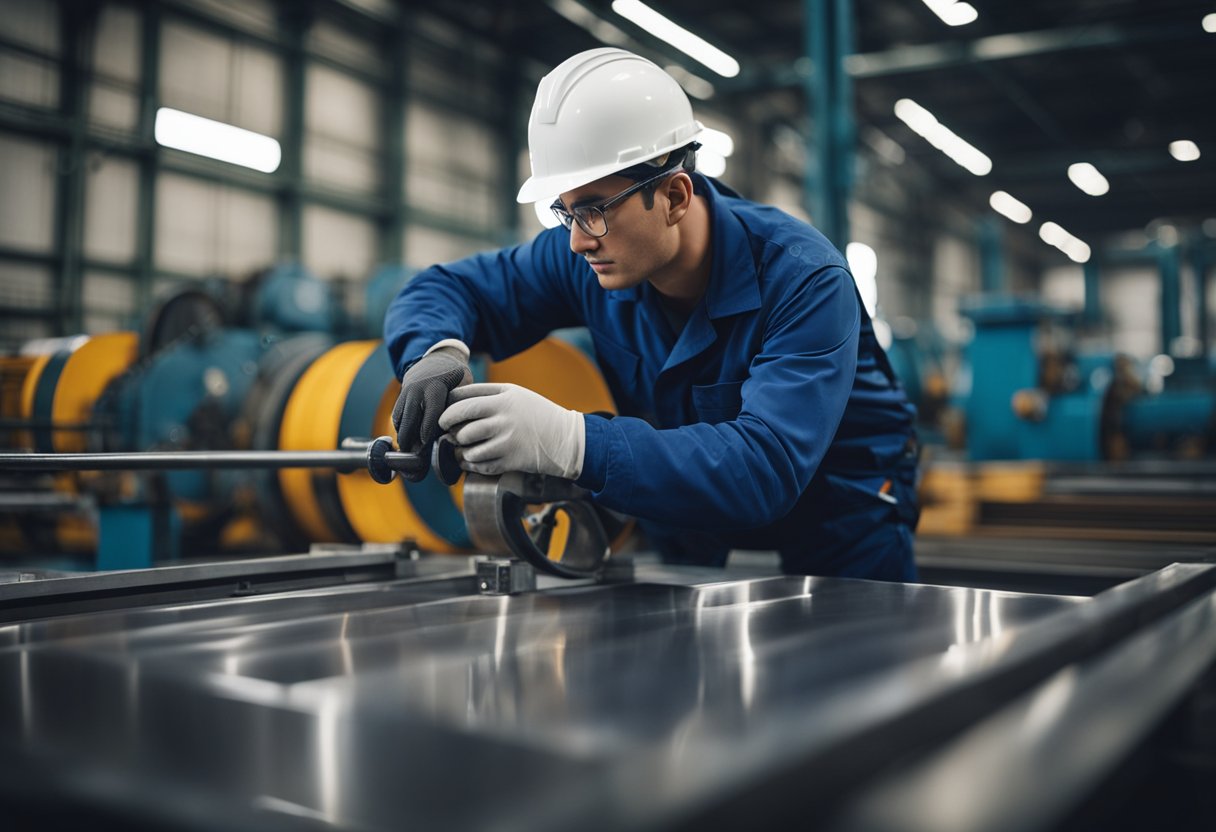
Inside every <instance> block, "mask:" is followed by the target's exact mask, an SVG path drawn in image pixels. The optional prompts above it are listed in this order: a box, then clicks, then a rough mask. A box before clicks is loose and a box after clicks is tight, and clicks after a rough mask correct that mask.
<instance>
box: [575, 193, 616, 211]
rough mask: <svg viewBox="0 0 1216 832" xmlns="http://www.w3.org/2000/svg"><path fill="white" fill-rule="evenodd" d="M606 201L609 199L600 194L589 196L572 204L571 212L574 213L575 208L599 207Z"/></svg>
mask: <svg viewBox="0 0 1216 832" xmlns="http://www.w3.org/2000/svg"><path fill="white" fill-rule="evenodd" d="M605 199H607V197H603V196H600V195H599V194H589V195H588V196H585V197H583V198H582V199H576V200H575V201H574V202H572V203H570V210H571V211H573V210H574V209H575V208H585V207H586V206H588V205H598V204H600V203H601V202H603V201H604V200H605Z"/></svg>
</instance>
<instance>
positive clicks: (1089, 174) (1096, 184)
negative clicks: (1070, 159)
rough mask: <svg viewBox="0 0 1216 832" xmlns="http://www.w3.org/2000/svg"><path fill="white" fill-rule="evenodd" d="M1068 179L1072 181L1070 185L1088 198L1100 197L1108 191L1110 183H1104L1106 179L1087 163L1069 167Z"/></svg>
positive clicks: (1078, 163)
mask: <svg viewBox="0 0 1216 832" xmlns="http://www.w3.org/2000/svg"><path fill="white" fill-rule="evenodd" d="M1068 178H1069V179H1071V180H1072V184H1074V185H1076V186H1077V187H1078V188H1080V189H1081V190H1083V191H1085V193H1087V194H1089V195H1090V196H1102V195H1103V194H1104V193H1106V192H1107V191H1109V190H1110V183H1109V182H1107V181H1106V177H1105V176H1103V175H1102V174H1101V173H1100V172H1099V171H1098V169H1097V168H1096V167H1094V166H1093V165H1091V164H1090V163H1089V162H1077V163H1076V164H1074V165H1069V166H1068Z"/></svg>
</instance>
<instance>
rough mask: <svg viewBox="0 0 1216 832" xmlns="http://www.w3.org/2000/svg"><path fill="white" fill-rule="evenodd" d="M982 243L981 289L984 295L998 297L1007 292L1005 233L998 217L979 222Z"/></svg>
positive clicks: (986, 218)
mask: <svg viewBox="0 0 1216 832" xmlns="http://www.w3.org/2000/svg"><path fill="white" fill-rule="evenodd" d="M979 241H980V288H981V289H982V290H983V291H984V294H988V295H997V294H1001V293H1003V292H1005V290H1006V288H1007V287H1006V286H1005V250H1004V244H1005V233H1004V228H1003V227H1002V225H1001V221H1000V220H999V219H997V218H996V217H991V216H990V217H984V218H983V219H981V220H980V221H979Z"/></svg>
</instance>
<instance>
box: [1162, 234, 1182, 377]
mask: <svg viewBox="0 0 1216 832" xmlns="http://www.w3.org/2000/svg"><path fill="white" fill-rule="evenodd" d="M1181 261H1182V256H1181V249H1180V248H1179V247H1178V246H1176V245H1175V246H1161V247H1160V249H1159V250H1158V253H1157V264H1158V268H1160V269H1161V352H1162V353H1163V354H1165V355H1169V353H1170V347H1171V346H1172V345H1173V343H1174V340H1175V339H1176V338H1178V336H1179V335H1181V334H1182V291H1181V289H1182V286H1181V268H1180V266H1181Z"/></svg>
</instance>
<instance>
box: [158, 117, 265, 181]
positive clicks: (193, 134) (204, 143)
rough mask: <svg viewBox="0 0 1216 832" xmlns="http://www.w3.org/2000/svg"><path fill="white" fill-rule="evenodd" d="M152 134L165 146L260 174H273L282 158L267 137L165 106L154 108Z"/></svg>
mask: <svg viewBox="0 0 1216 832" xmlns="http://www.w3.org/2000/svg"><path fill="white" fill-rule="evenodd" d="M155 135H156V141H157V143H158V144H162V145H164V146H165V147H171V148H173V149H174V150H184V151H186V152H187V153H195V154H197V155H199V156H206V157H208V158H210V159H219V160H220V161H221V162H229V163H231V164H234V165H240V166H242V167H246V168H253V169H254V170H260V171H262V172H263V173H274V172H275V171H276V170H278V168H279V162H281V161H282V159H283V152H282V150H281V149H280V148H279V143H278V142H277V141H275V140H274V139H272V138H271V137H270V136H263V135H262V134H261V133H255V132H253V131H252V130H245V129H244V128H241V127H236V126H234V125H231V124H225V123H224V122H222V121H213V120H211V119H209V118H203V117H202V116H196V115H193V114H191V113H183V112H182V111H181V110H173V109H170V108H169V107H161V108H160V109H159V110H157V111H156V128H155Z"/></svg>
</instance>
